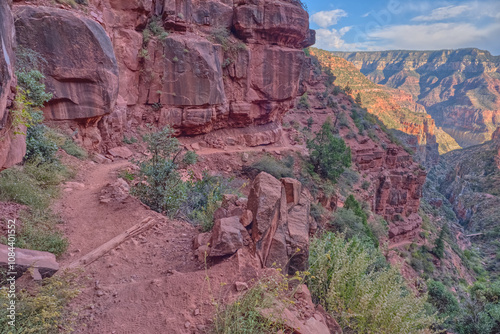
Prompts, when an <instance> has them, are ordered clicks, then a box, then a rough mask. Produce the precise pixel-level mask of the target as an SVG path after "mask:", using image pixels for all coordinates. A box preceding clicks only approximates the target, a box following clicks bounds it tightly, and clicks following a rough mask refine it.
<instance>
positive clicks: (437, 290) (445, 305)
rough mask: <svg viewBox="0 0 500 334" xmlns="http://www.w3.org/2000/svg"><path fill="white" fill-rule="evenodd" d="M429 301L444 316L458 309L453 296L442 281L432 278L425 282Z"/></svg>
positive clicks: (452, 313)
mask: <svg viewBox="0 0 500 334" xmlns="http://www.w3.org/2000/svg"><path fill="white" fill-rule="evenodd" d="M427 291H428V294H429V303H431V304H432V305H433V306H434V307H435V308H436V309H437V311H438V312H439V313H441V314H443V315H445V316H453V315H454V314H455V313H457V312H458V311H459V310H460V307H459V305H458V301H457V299H456V298H455V296H454V295H453V294H452V293H451V292H450V291H449V290H448V289H447V288H446V287H445V286H444V284H443V283H441V282H437V281H434V280H429V281H428V282H427Z"/></svg>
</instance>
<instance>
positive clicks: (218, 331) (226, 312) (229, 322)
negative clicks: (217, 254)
mask: <svg viewBox="0 0 500 334" xmlns="http://www.w3.org/2000/svg"><path fill="white" fill-rule="evenodd" d="M288 281H289V279H287V278H285V277H282V276H278V275H277V276H275V277H266V278H263V279H261V280H259V281H258V282H257V283H256V284H255V285H254V286H253V287H252V288H251V289H249V290H248V291H247V292H246V293H245V294H244V295H243V296H241V297H239V298H238V299H237V300H236V301H235V302H233V303H232V304H230V305H228V306H226V307H225V308H224V309H219V310H218V311H217V314H216V316H215V319H214V325H213V328H212V331H211V333H213V334H257V333H279V332H282V331H284V330H285V328H286V327H285V326H284V325H283V320H281V319H282V312H283V311H284V308H285V307H286V306H287V304H289V303H290V302H291V301H290V296H289V295H290V293H289V291H288ZM277 305H279V306H277ZM263 309H270V310H272V311H271V314H270V316H269V317H263V316H262V313H261V310H263Z"/></svg>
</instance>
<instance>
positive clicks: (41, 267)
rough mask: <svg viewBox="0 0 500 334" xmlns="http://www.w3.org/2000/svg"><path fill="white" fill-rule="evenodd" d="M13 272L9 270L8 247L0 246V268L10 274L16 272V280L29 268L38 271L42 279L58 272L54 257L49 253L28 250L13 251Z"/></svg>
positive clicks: (18, 249)
mask: <svg viewBox="0 0 500 334" xmlns="http://www.w3.org/2000/svg"><path fill="white" fill-rule="evenodd" d="M14 252H15V265H14V270H12V269H11V268H9V256H10V255H9V253H10V252H9V247H8V246H6V245H1V244H0V267H1V268H4V269H6V270H8V271H11V272H16V278H17V277H20V276H21V275H22V274H23V273H24V272H25V271H27V270H28V269H29V268H34V269H36V270H37V271H38V273H39V274H40V275H41V277H42V278H46V277H50V276H52V275H54V274H55V273H56V272H57V271H58V270H59V264H58V263H57V261H56V256H55V255H54V254H52V253H49V252H41V251H35V250H30V249H22V248H16V249H15V251H14Z"/></svg>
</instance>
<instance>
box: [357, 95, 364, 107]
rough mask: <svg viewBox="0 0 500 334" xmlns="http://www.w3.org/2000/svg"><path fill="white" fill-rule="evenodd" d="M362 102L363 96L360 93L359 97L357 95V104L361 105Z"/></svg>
mask: <svg viewBox="0 0 500 334" xmlns="http://www.w3.org/2000/svg"><path fill="white" fill-rule="evenodd" d="M362 102H363V101H362V100H361V94H360V93H358V95H356V103H357V104H359V105H361V103H362Z"/></svg>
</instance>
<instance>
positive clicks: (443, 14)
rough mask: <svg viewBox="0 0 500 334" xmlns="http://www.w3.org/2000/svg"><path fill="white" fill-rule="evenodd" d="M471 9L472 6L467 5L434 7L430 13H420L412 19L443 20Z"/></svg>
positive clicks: (425, 20)
mask: <svg viewBox="0 0 500 334" xmlns="http://www.w3.org/2000/svg"><path fill="white" fill-rule="evenodd" d="M470 9H471V8H470V7H469V6H467V5H461V6H446V7H439V8H436V9H434V10H433V11H432V12H431V13H430V14H428V15H420V16H417V17H414V18H413V19H412V21H420V22H430V21H442V20H446V19H451V18H455V17H457V16H460V15H462V14H463V13H464V12H466V11H468V10H470Z"/></svg>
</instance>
